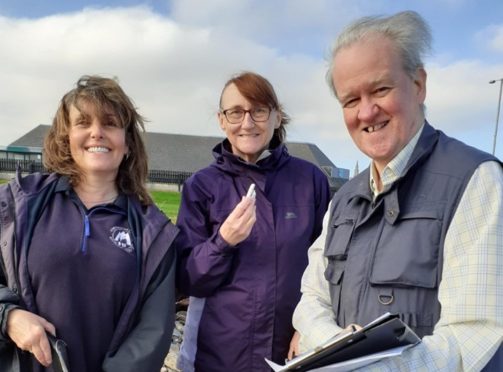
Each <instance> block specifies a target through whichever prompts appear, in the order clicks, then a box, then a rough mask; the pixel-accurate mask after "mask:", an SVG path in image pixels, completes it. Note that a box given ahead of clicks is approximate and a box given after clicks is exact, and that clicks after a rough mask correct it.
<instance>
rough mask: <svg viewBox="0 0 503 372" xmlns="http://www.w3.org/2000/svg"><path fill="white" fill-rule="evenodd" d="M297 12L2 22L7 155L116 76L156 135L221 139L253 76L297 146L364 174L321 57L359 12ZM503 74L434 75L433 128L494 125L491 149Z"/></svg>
mask: <svg viewBox="0 0 503 372" xmlns="http://www.w3.org/2000/svg"><path fill="white" fill-rule="evenodd" d="M286 1H287V0H281V1H278V2H266V1H258V2H255V1H251V0H248V1H234V0H218V1H211V2H206V1H196V0H183V1H182V0H176V1H174V2H173V4H172V6H173V13H172V15H170V17H169V18H168V17H167V16H162V15H160V14H157V13H154V12H153V11H152V10H150V9H149V8H148V7H132V8H107V9H91V8H88V9H84V10H82V11H79V12H75V13H69V14H61V15H54V16H50V17H44V18H40V19H31V20H28V19H9V18H5V17H0V35H2V38H0V60H1V61H2V69H1V70H0V86H1V87H2V89H1V90H0V126H1V129H2V141H1V142H0V145H7V144H9V143H10V142H12V141H14V140H15V139H16V138H18V137H20V136H21V135H23V134H24V133H26V132H27V131H29V130H30V129H32V128H33V127H34V126H35V125H37V124H39V123H47V124H49V123H50V121H51V119H52V116H53V115H54V113H55V111H56V108H57V105H58V102H59V100H60V98H61V97H62V95H63V94H64V93H65V92H66V91H68V90H69V89H71V88H72V87H73V84H74V83H75V82H76V80H77V79H78V78H79V77H80V76H81V75H84V74H102V75H105V76H117V77H118V78H119V80H120V82H121V85H122V86H123V88H124V90H125V91H126V92H127V94H129V95H130V96H131V97H132V99H133V100H134V101H135V103H136V105H137V106H138V107H139V110H140V112H141V113H142V114H143V115H144V116H146V117H147V118H148V119H149V120H150V121H149V123H148V124H147V129H148V130H150V131H159V132H170V133H186V134H200V135H221V132H220V129H219V128H218V125H217V122H216V118H215V113H216V110H217V108H218V107H217V104H218V99H219V94H220V91H221V89H222V86H223V84H224V83H225V81H226V80H227V79H228V78H229V77H230V75H231V74H233V73H236V72H239V71H242V70H253V71H256V72H258V73H260V74H263V75H264V76H266V77H267V78H268V79H269V80H270V81H271V83H272V84H273V85H274V86H275V88H276V90H277V93H278V96H279V98H280V100H281V101H282V102H283V104H284V105H285V108H286V111H287V112H288V113H289V114H290V115H291V116H292V118H293V120H292V123H291V125H290V126H289V128H288V129H287V131H288V138H289V140H291V141H307V142H311V143H315V144H317V145H318V146H319V147H320V148H321V149H322V150H323V151H324V152H325V153H326V154H327V155H328V156H329V157H330V158H331V159H332V160H333V161H334V163H335V164H336V165H338V166H342V167H346V168H350V169H351V170H353V167H354V164H355V162H356V160H359V164H360V169H362V168H363V167H364V166H366V165H367V164H368V160H366V158H365V157H364V156H363V155H362V154H361V153H360V152H359V151H358V150H357V149H356V148H355V146H354V144H353V143H352V141H351V139H350V138H349V135H348V134H347V131H346V129H345V126H344V124H343V121H342V115H341V112H340V108H339V106H338V103H337V101H336V100H335V98H334V97H333V96H332V95H331V93H330V92H329V90H328V87H327V86H326V83H325V81H324V75H325V69H326V61H324V59H323V54H324V50H325V49H326V45H325V46H324V48H323V49H324V50H321V46H322V44H323V45H324V44H327V43H328V42H329V41H327V40H330V39H331V37H332V36H333V35H335V34H336V32H335V31H334V30H335V29H339V28H340V27H341V26H342V25H343V24H346V21H345V20H346V19H349V18H353V14H356V13H358V9H357V5H352V7H351V6H350V7H348V6H347V4H346V5H344V6H341V5H340V4H342V2H339V1H336V2H331V1H329V0H316V1H312V2H311V1H310V2H309V4H310V5H309V7H306V2H305V1H301V0H292V1H288V4H289V6H286V5H285V4H286ZM207 3H208V4H207ZM209 3H211V4H209ZM358 3H360V2H357V3H355V4H358ZM257 4H259V5H257ZM196 5H197V6H196ZM285 9H287V10H285ZM350 13H351V14H350ZM348 14H350V15H349V16H348ZM284 38H286V41H283V40H285V39H284ZM310 40H315V41H313V43H317V45H318V47H319V48H320V50H319V51H317V52H316V53H313V52H312V50H310V49H309V48H308V51H306V50H305V49H304V46H305V45H307V44H309V41H310ZM320 40H322V41H320ZM296 43H298V47H296V48H294V46H295V45H296ZM285 45H287V46H288V47H285ZM497 67H498V66H490V65H486V64H483V63H481V62H477V61H472V62H470V61H465V62H463V61H458V62H457V63H455V64H451V65H446V64H445V63H443V64H440V63H439V64H438V65H432V66H431V67H430V68H429V85H428V86H429V93H428V100H427V105H428V107H429V117H430V118H431V120H432V123H433V124H434V125H437V126H438V127H440V128H444V129H445V130H446V131H447V132H448V133H450V134H452V135H458V136H460V137H462V138H465V137H466V138H468V139H469V140H471V141H474V138H473V136H471V134H472V133H473V130H474V129H473V128H475V129H476V130H477V131H482V130H483V131H485V130H486V129H485V128H483V126H484V125H485V124H486V123H487V124H488V129H487V134H484V135H483V136H482V138H486V137H487V138H488V141H489V140H490V138H491V135H490V133H491V130H489V129H490V128H491V125H492V124H491V123H493V122H494V118H493V117H494V114H495V109H496V106H495V105H496V92H495V91H494V89H493V88H494V86H491V85H489V84H487V81H489V80H490V79H494V78H496V76H498V73H497V72H498V71H501V67H502V66H499V70H498V68H497ZM463 136H464V137H463ZM474 145H476V146H481V147H482V146H485V145H486V143H478V142H477V143H474ZM483 148H485V149H486V150H487V149H488V147H483ZM502 148H503V146H502Z"/></svg>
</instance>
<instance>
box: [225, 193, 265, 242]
mask: <svg viewBox="0 0 503 372" xmlns="http://www.w3.org/2000/svg"><path fill="white" fill-rule="evenodd" d="M256 220H257V214H256V206H255V199H254V198H251V197H243V199H241V201H240V202H239V204H238V205H236V207H235V208H234V210H233V211H232V212H231V214H229V216H228V217H227V219H226V220H225V221H224V223H223V224H222V226H221V227H220V236H221V237H222V238H223V239H224V240H225V241H226V242H227V244H230V245H233V246H234V245H236V244H238V243H241V242H242V241H243V240H245V239H246V238H247V237H248V236H249V235H250V232H251V230H252V227H253V225H254V224H255V221H256Z"/></svg>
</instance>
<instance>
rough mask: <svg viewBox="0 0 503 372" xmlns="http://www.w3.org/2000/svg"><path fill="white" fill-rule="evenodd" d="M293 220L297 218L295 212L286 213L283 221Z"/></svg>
mask: <svg viewBox="0 0 503 372" xmlns="http://www.w3.org/2000/svg"><path fill="white" fill-rule="evenodd" d="M294 218H297V215H296V214H295V212H286V213H285V220H292V219H294Z"/></svg>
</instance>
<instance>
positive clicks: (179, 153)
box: [7, 124, 346, 189]
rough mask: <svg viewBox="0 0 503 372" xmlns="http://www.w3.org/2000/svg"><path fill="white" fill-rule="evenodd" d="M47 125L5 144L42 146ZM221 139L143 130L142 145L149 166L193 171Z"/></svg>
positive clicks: (315, 156)
mask: <svg viewBox="0 0 503 372" xmlns="http://www.w3.org/2000/svg"><path fill="white" fill-rule="evenodd" d="M49 128H50V126H49V125H43V124H41V125H38V126H37V127H35V128H34V129H32V130H31V131H29V132H28V133H26V134H25V135H23V136H22V137H20V138H19V139H17V140H16V141H14V142H12V143H11V144H10V145H9V146H7V148H11V147H29V148H34V149H41V148H42V146H43V142H44V136H45V134H46V132H47V131H48V130H49ZM222 139H223V137H208V136H193V135H185V134H170V133H156V132H146V133H145V145H146V147H147V153H148V156H149V169H153V170H169V171H176V172H190V173H193V172H195V171H197V170H199V169H201V168H204V167H206V166H208V165H209V164H210V163H211V162H212V161H213V160H214V159H213V155H212V149H213V147H215V145H216V144H218V143H219V142H221V141H222ZM286 145H287V147H288V151H289V153H290V154H292V155H293V156H296V157H299V158H301V159H304V160H307V161H309V162H311V163H313V164H315V165H317V166H318V167H320V168H322V169H325V170H326V169H327V168H329V169H332V168H337V167H336V166H335V165H334V164H333V163H332V161H331V160H330V159H329V158H328V157H327V156H326V155H325V154H324V153H323V152H322V151H321V150H320V149H319V148H318V146H316V145H314V144H311V143H303V142H287V144H286ZM39 151H40V150H39ZM330 178H331V179H330ZM329 179H330V183H331V187H335V189H338V188H339V187H340V185H341V184H342V183H343V182H344V181H346V180H341V179H337V178H333V177H329Z"/></svg>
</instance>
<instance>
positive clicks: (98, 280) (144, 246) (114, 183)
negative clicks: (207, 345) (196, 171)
mask: <svg viewBox="0 0 503 372" xmlns="http://www.w3.org/2000/svg"><path fill="white" fill-rule="evenodd" d="M143 130H144V127H143V119H142V117H141V116H140V115H139V114H138V112H137V111H136V109H135V107H134V106H133V103H132V102H131V100H130V99H129V97H128V96H127V95H126V94H125V93H124V91H123V90H122V89H121V87H120V86H119V85H118V83H117V82H116V81H115V80H113V79H108V78H103V77H99V76H84V77H82V78H80V79H79V80H78V82H77V86H76V88H75V89H72V90H71V91H70V92H68V93H67V94H66V95H65V96H64V97H63V98H62V100H61V103H60V106H59V108H58V111H57V113H56V116H55V118H54V121H53V124H52V127H51V129H50V131H49V133H48V135H47V137H46V140H45V144H44V165H45V167H46V168H47V170H48V171H49V172H50V173H49V174H33V175H29V176H26V177H24V178H23V177H21V176H20V175H18V176H17V177H16V179H14V180H12V181H11V182H10V183H9V184H8V185H4V186H2V187H1V188H0V200H1V203H0V206H1V217H2V218H1V221H0V223H1V226H0V238H1V241H2V244H1V255H0V259H1V262H0V263H1V264H2V265H1V266H0V268H1V269H2V270H0V322H1V324H0V325H1V327H0V364H1V365H2V368H3V367H4V366H9V367H8V369H7V371H25V370H30V368H31V369H33V370H34V371H45V370H50V369H46V368H50V367H49V366H50V365H51V363H52V356H51V348H50V344H49V341H48V334H52V335H56V336H57V337H58V338H61V339H63V340H64V341H65V342H66V343H67V345H68V359H69V364H70V370H71V371H72V372H74V371H92V372H94V371H101V370H103V371H154V370H159V369H160V368H161V366H162V361H163V359H164V356H165V354H166V351H167V350H166V349H167V348H168V347H169V343H170V338H171V333H172V330H173V315H174V299H175V292H174V267H175V266H174V265H175V252H174V249H172V248H171V245H172V244H171V243H172V241H173V239H174V238H175V236H176V234H177V229H176V227H174V226H173V224H172V223H171V222H170V221H169V220H168V219H167V218H166V217H165V216H164V214H162V212H160V211H159V209H158V208H157V207H156V206H155V205H153V203H152V200H151V198H150V196H149V194H148V192H147V190H146V187H145V182H146V177H147V156H146V152H145V146H144V144H143V140H142V136H141V132H142V131H143ZM19 349H21V350H25V351H28V352H29V353H22V352H20V350H19ZM7 359H9V360H10V361H9V362H7ZM6 363H8V364H6ZM2 370H3V369H2Z"/></svg>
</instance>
